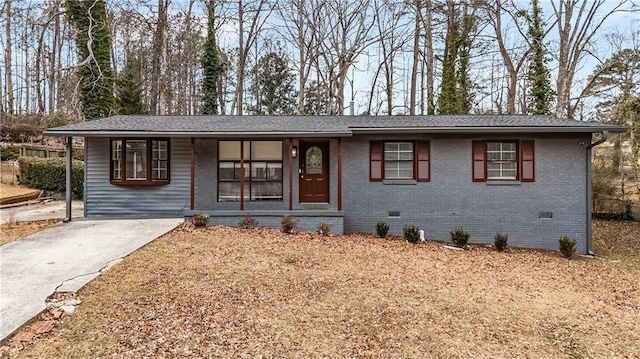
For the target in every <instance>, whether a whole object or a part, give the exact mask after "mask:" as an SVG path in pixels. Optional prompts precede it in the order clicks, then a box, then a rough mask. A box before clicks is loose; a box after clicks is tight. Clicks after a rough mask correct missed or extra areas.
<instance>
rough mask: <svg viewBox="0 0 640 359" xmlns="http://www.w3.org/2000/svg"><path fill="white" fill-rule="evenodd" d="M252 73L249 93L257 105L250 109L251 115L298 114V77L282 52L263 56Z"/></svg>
mask: <svg viewBox="0 0 640 359" xmlns="http://www.w3.org/2000/svg"><path fill="white" fill-rule="evenodd" d="M252 72H253V74H254V75H253V81H252V84H251V87H250V88H249V92H250V93H251V94H252V95H253V97H254V98H255V99H256V103H255V104H254V105H252V106H249V108H248V110H249V112H250V113H251V114H253V115H292V114H294V113H295V112H296V107H297V103H298V100H297V98H298V96H297V93H296V91H295V89H294V86H293V83H294V81H295V79H296V77H295V75H293V73H291V69H290V68H289V64H288V63H287V60H286V57H285V55H284V53H283V52H282V51H280V52H270V53H268V54H266V55H264V56H262V57H261V58H260V60H259V61H258V63H257V64H256V66H255V68H254V69H253V71H252Z"/></svg>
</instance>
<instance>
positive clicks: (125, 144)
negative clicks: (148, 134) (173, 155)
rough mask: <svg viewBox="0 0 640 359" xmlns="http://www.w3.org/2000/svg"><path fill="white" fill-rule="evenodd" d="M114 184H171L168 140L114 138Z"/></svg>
mask: <svg viewBox="0 0 640 359" xmlns="http://www.w3.org/2000/svg"><path fill="white" fill-rule="evenodd" d="M149 159H151V160H149ZM111 183H114V184H133V185H147V184H167V183H169V140H167V139H112V140H111Z"/></svg>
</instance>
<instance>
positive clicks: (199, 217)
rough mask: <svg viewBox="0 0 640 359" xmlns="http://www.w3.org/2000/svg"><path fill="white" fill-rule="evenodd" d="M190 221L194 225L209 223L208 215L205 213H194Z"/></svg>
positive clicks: (201, 225) (199, 225)
mask: <svg viewBox="0 0 640 359" xmlns="http://www.w3.org/2000/svg"><path fill="white" fill-rule="evenodd" d="M192 221H193V224H195V226H196V227H204V226H206V225H207V223H209V215H208V214H206V213H200V214H194V215H193V218H192Z"/></svg>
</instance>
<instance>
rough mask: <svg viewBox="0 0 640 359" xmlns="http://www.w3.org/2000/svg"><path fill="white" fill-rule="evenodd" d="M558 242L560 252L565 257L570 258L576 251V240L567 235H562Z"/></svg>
mask: <svg viewBox="0 0 640 359" xmlns="http://www.w3.org/2000/svg"><path fill="white" fill-rule="evenodd" d="M558 242H559V244H560V253H562V255H563V256H565V258H569V259H571V256H572V255H573V253H574V252H575V251H576V241H575V240H573V239H571V238H569V237H567V236H562V238H560V239H559V240H558Z"/></svg>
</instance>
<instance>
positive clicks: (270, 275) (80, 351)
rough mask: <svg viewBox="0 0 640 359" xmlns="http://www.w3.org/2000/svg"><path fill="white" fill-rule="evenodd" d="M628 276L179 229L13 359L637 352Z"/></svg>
mask: <svg viewBox="0 0 640 359" xmlns="http://www.w3.org/2000/svg"><path fill="white" fill-rule="evenodd" d="M597 228H598V226H594V229H597ZM598 230H599V229H598ZM627 234H628V233H627ZM636 255H637V252H636ZM636 269H637V268H636ZM634 273H636V274H637V272H633V271H631V272H630V271H629V262H627V261H611V260H599V259H583V258H580V257H577V258H576V259H575V260H566V259H564V258H562V257H561V256H560V255H559V254H557V253H556V252H545V251H531V250H520V249H513V248H512V249H510V250H509V251H507V252H505V253H502V252H497V251H495V250H494V249H492V248H490V247H487V246H471V250H467V251H462V252H459V251H451V250H447V249H444V248H443V244H442V243H438V242H425V243H419V244H409V243H407V242H405V241H404V240H381V239H378V238H376V237H375V236H374V235H366V234H356V235H346V236H322V235H320V234H317V233H312V232H301V233H298V234H295V235H289V234H283V233H281V232H280V231H278V230H274V229H265V228H257V229H253V230H242V229H232V228H227V227H222V226H212V227H207V228H195V227H193V226H192V225H190V224H183V225H181V226H179V227H178V229H176V230H175V231H173V232H171V233H169V234H167V235H165V236H163V237H161V238H160V239H158V240H156V241H154V242H152V243H150V244H149V245H147V246H146V247H144V248H143V249H141V250H139V251H137V252H135V253H133V254H132V255H130V256H129V257H127V258H125V260H124V261H123V262H121V263H119V264H117V265H115V266H114V267H113V268H112V269H110V270H109V271H108V272H106V273H104V274H103V275H102V276H100V277H98V278H97V279H96V280H95V281H94V282H92V283H90V284H89V285H87V286H86V287H85V288H84V289H83V290H81V291H80V292H79V293H78V296H79V297H81V298H82V300H83V303H82V304H81V305H80V306H79V307H78V309H77V310H76V312H75V313H74V314H73V315H70V316H67V317H64V318H63V320H62V322H61V323H60V325H59V327H58V328H56V330H54V332H53V334H52V335H51V336H50V337H48V338H46V339H44V340H42V341H38V342H36V343H35V344H33V345H32V346H29V347H27V349H25V350H23V351H19V352H14V353H12V355H15V356H16V357H42V356H46V357H65V358H66V357H68V358H73V357H103V358H116V357H117V358H122V357H124V358H138V357H145V356H148V357H173V358H178V357H267V358H268V357H294V358H296V357H300V358H302V357H336V356H337V357H441V358H467V357H475V358H493V357H569V356H578V357H594V358H616V357H621V358H622V357H633V356H634V355H636V354H637V353H640V324H639V321H638V317H639V316H640V307H639V302H638V292H637V290H638V288H637V282H638V281H637V276H636V274H634Z"/></svg>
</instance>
